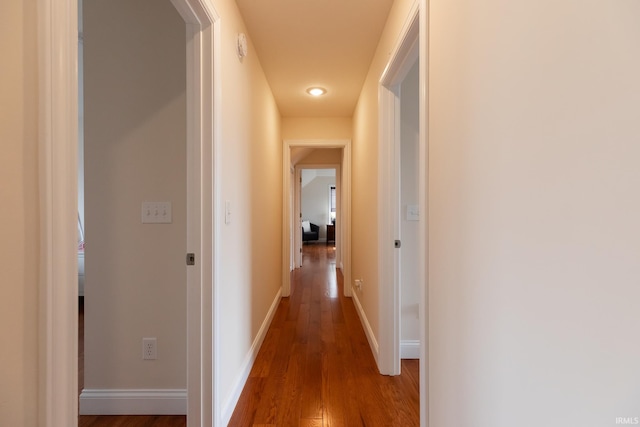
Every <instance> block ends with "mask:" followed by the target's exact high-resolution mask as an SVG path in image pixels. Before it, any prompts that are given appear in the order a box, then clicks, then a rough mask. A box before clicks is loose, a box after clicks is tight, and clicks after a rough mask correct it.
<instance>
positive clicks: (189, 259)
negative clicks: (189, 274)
mask: <svg viewBox="0 0 640 427" xmlns="http://www.w3.org/2000/svg"><path fill="white" fill-rule="evenodd" d="M187 265H196V254H194V253H188V254H187Z"/></svg>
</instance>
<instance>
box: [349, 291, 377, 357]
mask: <svg viewBox="0 0 640 427" xmlns="http://www.w3.org/2000/svg"><path fill="white" fill-rule="evenodd" d="M351 298H352V299H353V305H354V306H355V307H356V312H357V313H358V317H359V318H360V323H362V328H363V329H364V333H365V335H366V336H367V341H369V347H370V348H371V353H373V358H374V359H375V360H376V363H378V358H379V357H380V347H379V346H378V341H376V335H375V334H374V333H373V329H371V324H370V323H369V319H367V315H366V314H365V312H364V310H363V309H362V304H360V300H359V299H358V293H357V292H353V295H352V296H351Z"/></svg>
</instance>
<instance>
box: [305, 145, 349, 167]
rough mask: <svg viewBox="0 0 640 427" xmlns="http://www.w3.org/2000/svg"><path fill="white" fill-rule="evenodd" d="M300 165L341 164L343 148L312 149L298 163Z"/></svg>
mask: <svg viewBox="0 0 640 427" xmlns="http://www.w3.org/2000/svg"><path fill="white" fill-rule="evenodd" d="M297 164H298V165H301V166H302V165H340V164H342V148H318V149H316V150H313V151H311V152H310V153H309V154H307V155H306V156H305V157H303V158H302V159H301V160H300V161H298V163H297Z"/></svg>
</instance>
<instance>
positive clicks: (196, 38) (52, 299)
mask: <svg viewBox="0 0 640 427" xmlns="http://www.w3.org/2000/svg"><path fill="white" fill-rule="evenodd" d="M172 3H173V4H174V6H175V7H176V9H177V10H178V12H179V13H180V15H181V16H182V17H183V19H184V20H185V23H186V27H187V57H186V58H185V63H186V66H187V183H188V191H187V252H194V253H195V254H196V259H197V261H199V262H197V266H198V267H196V268H195V269H187V313H188V318H187V396H188V397H187V400H188V409H187V420H188V421H187V422H188V425H189V427H195V426H198V427H199V426H212V425H219V424H220V415H219V414H220V410H219V407H220V405H219V402H218V393H217V392H216V389H217V384H216V383H215V378H217V377H218V375H216V374H217V372H218V369H219V368H218V366H217V364H216V357H215V354H216V349H217V346H216V341H215V339H216V337H217V334H216V329H217V325H218V322H217V318H216V316H215V315H216V313H217V311H218V310H216V305H217V298H215V297H216V289H215V284H216V283H217V280H216V277H215V274H216V271H217V268H216V265H217V253H218V251H217V250H216V248H217V247H218V242H217V235H218V233H216V228H217V226H216V225H215V224H218V223H219V222H218V221H216V222H214V212H217V203H218V202H217V199H216V195H217V194H219V191H217V188H218V185H219V179H218V176H217V171H218V170H219V168H217V167H215V162H217V161H218V160H217V159H218V156H217V155H216V152H217V146H218V141H219V135H218V132H219V126H218V124H219V122H220V120H219V115H220V111H221V110H220V108H219V107H220V105H219V104H220V96H219V93H220V90H219V88H220V48H219V47H220V46H219V43H220V35H219V33H220V18H219V16H218V14H217V13H216V11H215V8H214V7H213V4H212V3H211V0H172ZM37 8H38V24H39V25H38V48H39V70H38V71H39V82H40V87H39V103H40V104H39V112H40V122H39V151H40V162H39V175H40V182H39V185H40V203H41V212H40V215H41V221H40V285H39V291H40V298H39V310H38V311H39V320H38V322H39V323H38V325H39V344H40V348H41V349H42V350H41V351H40V352H39V361H38V362H39V373H38V391H39V395H38V425H41V426H43V427H69V426H73V425H77V422H78V397H77V392H78V375H77V373H78V363H77V355H78V350H77V349H78V335H77V334H78V333H77V330H78V321H77V313H78V290H77V256H76V253H77V250H76V233H77V151H78V148H77V147H78V75H77V65H78V57H77V48H78V31H77V30H78V3H77V0H38V6H37ZM212 379H213V380H212ZM212 402H213V403H212Z"/></svg>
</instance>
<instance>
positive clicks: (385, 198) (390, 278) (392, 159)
mask: <svg viewBox="0 0 640 427" xmlns="http://www.w3.org/2000/svg"><path fill="white" fill-rule="evenodd" d="M419 29H420V25H419V3H418V1H414V3H413V6H412V7H411V10H410V12H409V14H408V16H407V20H406V21H405V24H404V26H403V29H402V31H401V33H400V36H399V39H398V42H397V43H396V46H395V47H394V49H393V51H392V53H391V56H390V59H389V62H388V63H387V66H386V67H385V70H384V72H383V73H382V76H381V77H380V84H379V89H378V90H379V97H378V98H379V100H380V115H379V117H380V121H379V125H380V134H379V135H380V137H379V141H378V143H379V145H378V203H379V205H378V209H379V211H378V212H379V215H378V239H379V241H378V277H379V281H378V282H379V294H378V295H379V307H380V311H379V313H380V322H379V324H380V358H379V361H378V369H379V370H380V372H381V373H382V374H386V375H398V374H400V251H398V250H395V249H394V246H393V242H394V240H396V239H400V201H399V197H400V123H399V120H400V84H401V83H402V81H403V79H404V78H405V76H406V75H407V73H408V71H409V70H410V69H411V67H412V66H413V65H414V64H415V61H416V60H417V59H418V57H419V49H418V40H419V35H420V31H419ZM420 132H424V127H423V122H422V119H421V124H420ZM420 168H421V169H422V168H424V165H423V164H421V165H420Z"/></svg>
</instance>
